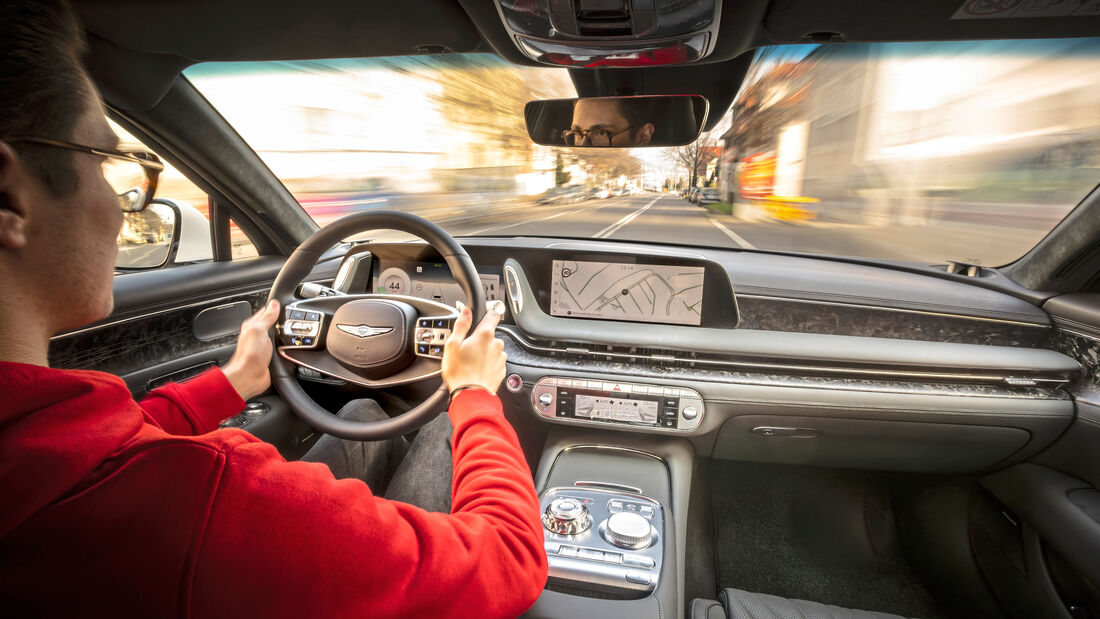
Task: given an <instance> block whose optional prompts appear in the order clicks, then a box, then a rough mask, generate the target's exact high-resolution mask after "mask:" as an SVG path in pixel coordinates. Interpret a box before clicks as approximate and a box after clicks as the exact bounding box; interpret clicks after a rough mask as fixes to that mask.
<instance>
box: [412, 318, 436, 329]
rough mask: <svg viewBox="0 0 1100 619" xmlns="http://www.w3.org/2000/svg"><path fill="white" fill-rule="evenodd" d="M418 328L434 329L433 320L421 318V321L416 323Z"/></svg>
mask: <svg viewBox="0 0 1100 619" xmlns="http://www.w3.org/2000/svg"><path fill="white" fill-rule="evenodd" d="M416 326H418V327H420V328H425V329H431V328H432V319H431V318H421V319H420V320H418V321H416Z"/></svg>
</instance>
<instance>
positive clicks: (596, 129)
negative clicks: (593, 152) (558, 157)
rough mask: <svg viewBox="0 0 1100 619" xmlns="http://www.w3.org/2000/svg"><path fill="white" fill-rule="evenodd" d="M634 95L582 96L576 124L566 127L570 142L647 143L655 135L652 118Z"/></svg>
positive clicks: (565, 135)
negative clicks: (637, 103) (600, 97)
mask: <svg viewBox="0 0 1100 619" xmlns="http://www.w3.org/2000/svg"><path fill="white" fill-rule="evenodd" d="M630 103H631V99H617V98H613V99H579V100H578V101H577V103H576V104H575V105H574V106H573V125H572V126H571V127H570V128H569V129H566V130H564V131H562V140H563V141H564V142H565V144H566V145H567V146H645V145H646V144H649V141H650V139H652V137H653V129H654V127H653V123H652V122H649V120H650V119H649V118H647V117H646V116H648V115H647V114H644V112H642V110H640V109H639V106H637V105H631V104H630Z"/></svg>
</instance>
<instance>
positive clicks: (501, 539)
mask: <svg viewBox="0 0 1100 619" xmlns="http://www.w3.org/2000/svg"><path fill="white" fill-rule="evenodd" d="M450 415H451V420H452V423H453V425H454V435H453V439H452V440H453V459H454V479H453V485H452V499H453V500H452V513H451V514H440V513H429V512H426V511H424V510H422V509H420V508H418V507H414V506H412V505H407V504H404V503H398V502H394V501H388V500H386V499H382V498H379V497H376V496H374V495H373V494H371V491H370V490H369V489H368V488H367V486H366V484H364V483H362V482H361V481H358V480H349V479H344V480H336V479H334V478H333V476H332V473H331V472H329V470H328V467H326V466H325V465H323V464H318V463H307V462H291V463H287V462H285V461H283V460H282V459H281V458H280V457H279V456H278V454H277V453H276V452H275V450H274V448H272V447H271V446H270V445H268V444H265V443H260V442H251V441H249V442H245V440H247V439H245V438H244V437H243V436H242V437H241V442H240V443H239V444H237V445H235V446H234V447H233V448H232V449H231V450H230V451H228V452H227V453H226V455H225V460H224V466H223V467H222V470H221V473H220V478H219V480H218V489H217V493H216V495H215V497H214V499H213V502H212V505H211V508H210V513H209V520H208V522H207V527H206V530H205V533H204V534H203V537H202V539H201V545H200V547H199V549H198V557H197V560H196V561H197V562H196V568H195V574H194V578H193V580H192V582H191V583H190V600H191V607H190V609H189V610H190V616H193V617H239V616H258V617H477V618H478V619H488V618H493V617H516V616H518V615H519V614H520V613H522V612H523V611H525V610H527V609H528V608H529V607H530V606H531V605H532V604H533V603H534V602H535V600H536V599H537V598H538V596H539V594H540V592H541V591H542V588H543V585H544V584H545V582H546V571H547V563H546V552H545V549H544V548H543V536H542V524H541V522H540V518H539V516H540V515H539V505H538V497H537V496H536V494H535V488H534V485H533V483H532V480H531V475H530V472H529V471H528V469H527V465H526V462H525V460H524V457H523V453H522V451H521V450H520V447H519V442H518V440H517V438H516V435H515V432H514V430H513V429H512V427H511V426H510V425H509V424H508V422H507V420H506V419H505V418H504V415H503V412H502V410H501V403H500V400H499V399H498V398H497V397H496V396H493V395H490V394H488V393H486V392H484V391H469V390H467V391H463V392H461V393H460V394H459V395H458V396H457V397H456V398H455V400H454V402H453V403H452V405H451V410H450ZM185 586H186V585H185ZM185 591H187V589H185Z"/></svg>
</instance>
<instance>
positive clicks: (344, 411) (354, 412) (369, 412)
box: [336, 398, 390, 421]
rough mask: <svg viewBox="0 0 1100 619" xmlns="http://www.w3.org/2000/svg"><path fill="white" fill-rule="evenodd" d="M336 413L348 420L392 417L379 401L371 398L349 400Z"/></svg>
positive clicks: (380, 419) (372, 419)
mask: <svg viewBox="0 0 1100 619" xmlns="http://www.w3.org/2000/svg"><path fill="white" fill-rule="evenodd" d="M336 415H337V416H338V417H340V418H341V419H347V420H348V421H386V420H387V419H389V418H390V416H389V415H387V414H386V411H384V410H382V407H381V406H379V405H378V402H375V401H374V400H371V399H369V398H362V399H359V400H352V401H350V402H348V403H347V404H345V405H344V407H343V408H341V409H340V412H338V413H336Z"/></svg>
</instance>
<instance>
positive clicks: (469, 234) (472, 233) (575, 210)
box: [462, 208, 584, 236]
mask: <svg viewBox="0 0 1100 619" xmlns="http://www.w3.org/2000/svg"><path fill="white" fill-rule="evenodd" d="M583 210H584V209H581V208H578V209H573V210H571V211H562V212H560V213H556V214H554V215H547V216H546V217H541V218H539V219H525V220H523V221H516V222H512V223H510V224H501V225H499V226H489V227H488V228H482V229H481V230H474V231H473V232H463V233H462V236H477V235H479V234H485V233H486V232H495V231H497V230H503V229H505V228H511V227H512V226H522V225H523V224H530V223H535V222H539V221H547V220H549V219H554V218H556V217H561V216H562V215H572V214H574V213H579V212H581V211H583Z"/></svg>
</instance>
